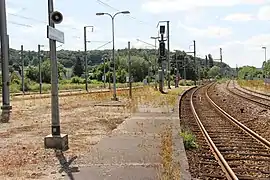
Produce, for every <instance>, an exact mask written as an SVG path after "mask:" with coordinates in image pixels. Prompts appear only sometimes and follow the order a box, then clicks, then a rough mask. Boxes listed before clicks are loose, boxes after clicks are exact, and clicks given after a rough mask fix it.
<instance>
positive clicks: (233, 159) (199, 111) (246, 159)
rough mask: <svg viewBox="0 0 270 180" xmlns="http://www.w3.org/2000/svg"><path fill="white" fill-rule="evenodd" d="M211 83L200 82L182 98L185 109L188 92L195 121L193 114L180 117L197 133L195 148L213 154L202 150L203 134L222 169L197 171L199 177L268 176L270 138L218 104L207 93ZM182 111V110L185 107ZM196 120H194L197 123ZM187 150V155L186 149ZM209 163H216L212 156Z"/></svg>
mask: <svg viewBox="0 0 270 180" xmlns="http://www.w3.org/2000/svg"><path fill="white" fill-rule="evenodd" d="M212 85H213V84H211V85H207V86H203V87H201V88H199V89H196V90H194V91H193V92H191V93H187V94H186V97H184V98H183V102H182V103H185V104H186V106H187V107H185V108H186V110H188V109H187V108H188V105H187V103H188V102H187V101H188V97H187V96H190V104H189V106H190V109H191V110H192V112H193V115H194V117H195V119H196V123H195V120H194V118H192V117H187V118H189V119H187V118H186V117H184V116H183V121H184V122H187V124H185V126H189V128H190V129H191V130H192V131H193V133H194V134H195V135H196V137H197V140H198V144H199V146H200V147H199V150H197V151H198V152H199V153H202V154H203V156H208V158H209V159H211V158H212V157H213V155H211V154H209V153H206V154H205V153H204V152H205V150H206V149H207V147H206V146H205V145H206V143H204V144H202V143H203V140H202V139H203V138H202V137H203V136H204V139H206V141H207V144H209V145H210V148H211V150H212V152H213V154H214V157H215V159H216V162H218V164H219V165H220V167H221V168H222V169H223V172H224V173H223V174H222V173H220V172H219V171H218V169H215V168H216V167H214V169H213V173H212V174H213V175H215V176H212V178H203V177H201V175H199V177H200V178H202V179H225V178H227V179H256V180H266V179H270V153H269V152H270V149H269V148H270V142H268V141H266V140H265V139H263V138H261V137H260V136H259V135H257V134H256V133H254V132H253V131H251V130H250V129H248V128H247V127H245V126H244V125H242V124H241V123H239V122H238V121H237V120H236V119H234V118H233V117H231V116H230V115H228V114H227V113H226V112H224V111H223V110H222V109H221V108H220V107H218V106H217V105H216V104H215V103H214V102H213V101H212V100H211V99H210V98H209V96H208V93H207V91H208V89H209V87H210V86H212ZM181 108H183V107H181ZM182 112H183V113H184V110H182ZM184 119H186V120H184ZM195 124H197V127H196V125H195ZM198 127H199V128H198ZM198 129H200V130H201V132H199V131H198ZM201 144H202V145H201ZM206 152H207V151H206ZM187 154H188V158H189V152H188V151H187ZM189 160H190V158H189ZM207 162H208V161H205V162H204V163H205V166H206V168H209V169H210V168H211V169H212V167H211V166H212V164H211V165H210V167H208V165H206V164H208V163H207ZM194 163H199V168H198V169H199V171H201V172H203V171H202V170H200V168H201V166H202V164H201V162H196V161H194ZM211 163H215V161H214V160H213V159H212V161H211ZM189 164H191V166H194V167H196V166H198V165H192V163H191V162H189ZM207 172H209V171H207ZM191 173H192V172H191ZM217 175H219V176H217Z"/></svg>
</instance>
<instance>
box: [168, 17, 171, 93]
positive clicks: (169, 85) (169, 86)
mask: <svg viewBox="0 0 270 180" xmlns="http://www.w3.org/2000/svg"><path fill="white" fill-rule="evenodd" d="M167 45H168V68H167V74H168V88H169V89H171V84H170V79H171V77H170V69H171V68H170V21H167Z"/></svg>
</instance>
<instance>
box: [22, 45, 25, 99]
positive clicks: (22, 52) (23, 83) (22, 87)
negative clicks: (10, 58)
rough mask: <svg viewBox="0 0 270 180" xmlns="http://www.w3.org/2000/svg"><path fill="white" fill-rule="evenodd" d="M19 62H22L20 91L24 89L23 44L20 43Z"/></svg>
mask: <svg viewBox="0 0 270 180" xmlns="http://www.w3.org/2000/svg"><path fill="white" fill-rule="evenodd" d="M21 63H22V92H23V94H24V93H25V91H24V57H23V45H21Z"/></svg>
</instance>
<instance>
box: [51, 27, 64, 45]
mask: <svg viewBox="0 0 270 180" xmlns="http://www.w3.org/2000/svg"><path fill="white" fill-rule="evenodd" d="M47 38H49V39H51V40H55V41H57V42H60V43H64V42H65V40H64V39H65V38H64V32H62V31H59V30H58V29H55V28H53V27H51V26H47Z"/></svg>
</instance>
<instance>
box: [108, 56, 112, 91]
mask: <svg viewBox="0 0 270 180" xmlns="http://www.w3.org/2000/svg"><path fill="white" fill-rule="evenodd" d="M111 63H112V62H111V58H109V76H108V79H109V90H110V91H111Z"/></svg>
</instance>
